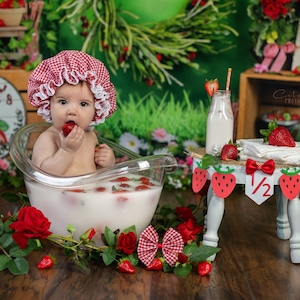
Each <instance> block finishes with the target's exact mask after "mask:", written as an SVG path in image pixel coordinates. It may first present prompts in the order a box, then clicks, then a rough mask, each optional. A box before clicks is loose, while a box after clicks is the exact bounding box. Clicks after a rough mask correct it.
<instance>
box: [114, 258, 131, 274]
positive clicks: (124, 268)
mask: <svg viewBox="0 0 300 300" xmlns="http://www.w3.org/2000/svg"><path fill="white" fill-rule="evenodd" d="M118 269H119V271H120V272H122V273H127V274H134V273H135V268H134V267H133V265H132V264H131V262H130V261H129V260H128V259H124V260H121V261H120V263H119V265H118Z"/></svg>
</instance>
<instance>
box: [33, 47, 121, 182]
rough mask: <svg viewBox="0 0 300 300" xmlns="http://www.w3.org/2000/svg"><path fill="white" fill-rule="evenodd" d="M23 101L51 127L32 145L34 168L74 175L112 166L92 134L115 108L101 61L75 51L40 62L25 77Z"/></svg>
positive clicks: (106, 151)
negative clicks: (50, 124) (27, 98)
mask: <svg viewBox="0 0 300 300" xmlns="http://www.w3.org/2000/svg"><path fill="white" fill-rule="evenodd" d="M28 97H29V102H30V103H31V104H32V105H33V106H34V107H37V108H38V110H37V113H38V115H41V116H42V117H43V118H44V119H45V121H47V122H51V123H52V126H50V127H49V128H48V129H47V130H46V131H44V132H43V133H42V134H41V135H40V136H39V137H38V139H37V141H36V143H35V145H34V148H33V153H32V161H33V163H34V164H35V165H36V166H37V167H39V168H41V169H42V170H44V171H45V172H48V173H50V174H53V175H58V176H77V175H82V174H87V173H91V172H94V171H95V170H96V169H97V168H100V167H110V166H113V165H114V164H115V156H114V153H113V151H112V149H111V148H110V147H109V146H107V145H106V144H100V145H97V144H98V140H97V136H96V133H95V132H94V130H93V126H94V125H97V124H100V123H103V122H104V121H105V119H106V118H108V117H109V116H111V115H112V113H113V112H114V111H115V110H116V92H115V89H114V86H113V84H112V83H111V82H110V76H109V73H108V71H107V69H106V68H105V66H104V64H103V63H102V62H100V61H99V60H97V59H96V58H94V57H92V56H90V55H88V54H86V53H83V52H81V51H74V50H66V51H62V52H60V53H58V54H57V55H55V56H54V57H51V58H49V59H45V60H43V61H42V62H41V63H40V64H39V65H38V66H37V68H36V69H35V70H34V71H33V72H32V74H31V75H30V77H29V81H28Z"/></svg>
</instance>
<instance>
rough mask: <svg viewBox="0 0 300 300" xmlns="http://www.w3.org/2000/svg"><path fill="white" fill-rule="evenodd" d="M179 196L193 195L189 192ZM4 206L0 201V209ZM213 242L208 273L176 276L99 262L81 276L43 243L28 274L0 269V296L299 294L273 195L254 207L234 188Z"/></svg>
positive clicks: (294, 298)
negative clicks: (46, 257)
mask: <svg viewBox="0 0 300 300" xmlns="http://www.w3.org/2000/svg"><path fill="white" fill-rule="evenodd" d="M175 194H176V193H174V192H166V191H164V193H163V195H162V200H163V201H164V202H168V201H175V200H174V199H175V198H174V197H175V196H174V195H175ZM182 197H183V198H185V199H186V200H190V201H195V200H196V199H197V197H195V196H194V195H193V194H192V193H191V192H190V191H188V192H185V193H182ZM7 207H8V205H7V204H6V202H5V203H4V202H3V200H1V201H0V212H3V209H7ZM219 246H220V247H221V248H222V250H221V252H220V253H219V254H218V255H217V258H216V260H215V261H214V262H213V271H212V273H211V274H210V276H207V277H200V276H198V275H197V274H196V272H195V271H194V272H192V273H191V274H189V275H188V276H187V277H186V278H179V277H177V276H175V275H174V274H166V273H163V272H149V271H145V269H144V268H143V267H137V272H136V274H134V275H128V274H122V273H120V272H119V271H117V270H116V269H115V268H114V267H103V265H100V266H99V265H93V266H92V274H91V275H84V274H82V273H80V272H78V271H77V269H75V268H74V267H73V265H72V264H70V263H69V262H67V261H66V260H65V257H64V255H63V253H62V250H61V249H59V248H58V247H56V246H53V245H49V246H48V247H47V248H46V249H45V250H44V252H43V251H42V252H43V253H41V252H40V251H39V252H35V253H33V254H31V255H30V256H29V262H30V265H31V268H30V273H29V274H28V275H23V276H18V277H14V276H12V275H10V274H9V273H7V272H0V299H11V300H19V299H20V300H24V299H26V300H31V299H37V300H40V299H41V300H42V299H43V300H44V299H45V300H46V299H47V300H48V299H49V300H52V299H54V300H56V299H59V300H64V299H75V300H77V299H129V300H131V299H153V300H157V299H160V300H163V299H184V300H188V299H205V300H209V299H214V300H219V299H220V300H224V299H225V300H226V299H230V300H233V299H263V300H266V299H272V300H277V299H278V300H281V299H286V300H298V299H300V265H295V264H292V263H291V262H290V258H289V241H282V240H278V239H277V236H276V205H275V199H273V198H271V199H269V200H268V201H266V202H265V203H263V204H262V205H261V206H258V205H257V204H255V203H254V202H252V201H251V200H250V199H249V198H248V197H246V196H244V195H243V191H242V189H237V190H236V191H235V192H234V193H233V194H232V195H231V196H230V198H228V199H227V200H226V203H225V215H224V218H223V221H222V224H221V228H220V243H219ZM46 253H51V254H52V255H55V257H56V259H57V261H58V264H57V265H56V266H55V267H54V268H53V269H50V270H42V271H41V270H38V269H37V268H36V265H37V262H38V260H39V259H40V257H41V255H42V254H46Z"/></svg>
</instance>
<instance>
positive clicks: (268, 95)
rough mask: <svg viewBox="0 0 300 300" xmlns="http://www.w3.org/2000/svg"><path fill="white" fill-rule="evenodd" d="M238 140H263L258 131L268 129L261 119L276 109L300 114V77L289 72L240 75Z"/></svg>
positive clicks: (247, 72) (249, 72)
mask: <svg viewBox="0 0 300 300" xmlns="http://www.w3.org/2000/svg"><path fill="white" fill-rule="evenodd" d="M239 90H240V91H239V113H238V126H237V139H241V138H246V139H250V138H255V137H261V135H260V134H259V129H261V128H264V127H267V124H266V123H265V122H264V121H262V120H261V116H262V115H263V114H264V113H268V112H271V111H273V110H279V111H289V112H290V113H298V114H300V76H293V75H292V74H291V72H289V71H282V72H281V73H280V74H270V73H263V74H259V73H254V72H253V70H252V69H249V70H247V71H245V72H243V73H241V74H240V87H239Z"/></svg>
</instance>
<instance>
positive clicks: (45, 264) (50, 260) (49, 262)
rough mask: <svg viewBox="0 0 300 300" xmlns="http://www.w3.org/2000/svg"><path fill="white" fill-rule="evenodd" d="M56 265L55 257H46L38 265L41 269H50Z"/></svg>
mask: <svg viewBox="0 0 300 300" xmlns="http://www.w3.org/2000/svg"><path fill="white" fill-rule="evenodd" d="M54 264H55V259H54V257H52V256H50V255H44V256H43V257H42V259H41V260H40V261H39V263H38V268H39V269H50V268H52V267H53V265H54Z"/></svg>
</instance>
